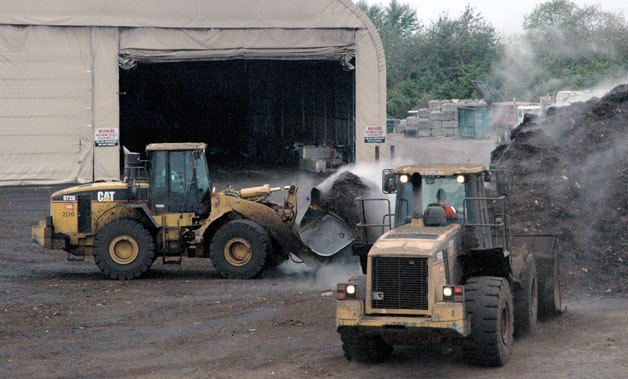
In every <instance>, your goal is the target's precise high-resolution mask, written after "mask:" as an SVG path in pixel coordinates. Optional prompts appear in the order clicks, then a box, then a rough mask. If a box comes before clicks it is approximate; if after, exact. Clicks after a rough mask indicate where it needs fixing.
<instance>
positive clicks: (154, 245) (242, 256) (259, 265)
mask: <svg viewBox="0 0 628 379" xmlns="http://www.w3.org/2000/svg"><path fill="white" fill-rule="evenodd" d="M205 149H206V145H205V144H204V143H159V144H150V145H148V146H147V147H146V152H147V155H148V157H149V160H148V161H141V160H140V159H139V154H138V153H129V154H128V155H127V156H126V158H125V162H126V163H125V178H124V180H122V181H117V182H96V183H91V184H85V185H79V186H75V187H71V188H67V189H64V190H61V191H58V192H55V193H54V194H52V196H51V205H50V216H49V217H47V218H46V219H44V220H41V221H40V222H39V225H36V226H34V227H33V228H32V236H33V239H34V240H35V241H36V242H37V243H38V244H39V245H41V246H43V247H45V248H47V249H58V250H65V251H67V252H68V259H70V260H73V259H74V260H75V259H84V257H85V256H86V255H93V257H94V261H95V262H96V265H97V266H98V268H99V269H100V270H101V271H102V272H103V273H104V275H105V276H107V277H108V278H111V279H134V278H138V277H140V276H141V275H142V274H144V273H145V272H146V271H147V270H148V269H149V268H150V266H151V265H152V264H153V262H154V261H155V260H157V259H161V260H162V262H163V263H164V264H167V263H174V264H180V263H181V261H182V258H183V257H184V256H185V257H190V258H210V259H211V261H212V264H213V266H214V268H215V270H216V271H217V272H218V274H219V275H220V276H221V277H224V278H236V279H249V278H253V277H255V276H257V275H258V274H260V272H262V271H263V270H265V269H267V268H272V267H275V266H278V265H279V264H281V263H282V262H284V261H285V260H286V259H288V257H289V254H291V253H292V254H295V255H296V256H298V257H300V258H301V259H302V260H304V261H306V262H310V263H313V264H316V263H318V262H321V261H325V260H327V259H329V258H330V257H332V256H333V255H334V254H336V253H337V252H339V251H341V250H344V249H345V248H346V247H347V246H349V245H350V244H351V243H352V241H353V236H352V233H351V229H349V227H348V226H347V225H346V224H345V223H344V221H343V220H341V219H339V218H338V217H337V216H335V215H333V214H329V213H326V212H324V211H323V210H322V209H320V208H318V207H317V206H316V205H311V206H310V207H309V208H308V210H307V212H306V213H305V215H304V217H303V220H304V221H303V222H302V223H301V225H300V226H295V225H294V224H295V219H296V216H297V196H296V195H297V186H296V185H290V186H284V187H277V188H271V187H270V185H263V186H259V187H252V188H243V189H240V190H233V189H231V188H229V189H227V190H224V191H215V190H214V189H213V188H212V186H211V183H210V178H209V173H208V168H207V162H206V158H205ZM274 192H283V193H285V198H284V202H283V204H279V203H277V202H275V201H272V199H271V198H270V196H271V194H272V193H274ZM322 234H324V238H321V237H322ZM308 246H311V248H310V247H308Z"/></svg>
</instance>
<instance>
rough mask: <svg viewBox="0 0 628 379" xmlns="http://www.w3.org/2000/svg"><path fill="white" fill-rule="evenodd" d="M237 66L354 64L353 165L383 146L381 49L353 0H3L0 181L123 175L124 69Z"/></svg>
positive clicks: (58, 180) (0, 27)
mask: <svg viewBox="0 0 628 379" xmlns="http://www.w3.org/2000/svg"><path fill="white" fill-rule="evenodd" d="M231 59H269V60H337V61H339V62H341V63H343V64H345V65H347V67H350V69H353V68H354V69H355V89H354V91H355V110H354V112H355V114H354V119H355V140H356V147H355V157H354V159H355V161H356V162H362V161H369V160H373V159H374V157H375V147H376V146H378V147H381V146H383V144H382V143H379V140H378V141H376V142H375V143H367V142H365V141H366V140H367V138H366V136H365V133H366V127H368V126H381V127H383V129H384V130H385V127H384V125H385V118H386V110H385V103H386V71H385V60H384V52H383V47H382V44H381V41H380V39H379V36H378V35H377V32H376V30H375V28H374V26H373V25H372V23H371V22H370V21H369V20H368V18H367V16H366V15H365V14H364V13H363V12H362V11H361V10H360V9H359V8H358V7H357V6H356V5H355V4H353V3H352V2H351V1H350V0H299V1H296V0H232V1H228V2H225V1H220V0H181V1H176V2H173V1H167V0H105V1H102V0H68V1H63V2H50V1H45V0H21V1H19V2H15V1H12V0H0V185H20V184H55V183H84V182H90V181H94V180H115V179H118V178H119V176H120V162H119V160H120V146H119V143H118V136H119V128H120V122H119V107H120V105H119V97H118V96H119V95H118V91H119V86H118V79H119V78H118V77H119V72H118V70H119V66H120V67H124V66H125V65H126V66H132V65H134V64H137V62H183V61H199V60H200V61H219V60H231ZM349 62H354V63H353V64H351V63H349ZM353 65H354V66H355V67H353ZM381 150H382V155H383V154H385V152H384V149H383V148H382V149H381Z"/></svg>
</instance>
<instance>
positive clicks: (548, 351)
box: [0, 141, 628, 378]
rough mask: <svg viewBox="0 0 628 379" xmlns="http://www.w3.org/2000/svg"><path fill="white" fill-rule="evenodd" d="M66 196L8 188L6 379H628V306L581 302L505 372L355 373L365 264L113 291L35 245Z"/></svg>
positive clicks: (153, 280) (433, 361)
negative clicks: (342, 330) (345, 294)
mask: <svg viewBox="0 0 628 379" xmlns="http://www.w3.org/2000/svg"><path fill="white" fill-rule="evenodd" d="M436 142H438V141H436ZM402 143H403V144H408V146H409V147H410V148H412V146H413V145H414V144H415V143H416V144H421V143H428V142H416V141H402ZM429 143H430V144H431V143H434V141H429ZM446 143H447V142H446ZM491 148H492V146H490V147H489V148H488V151H490V149H491ZM481 149H482V147H479V148H478V150H481ZM418 150H422V149H418ZM423 151H425V150H423ZM482 155H483V154H482ZM231 174H233V173H231ZM237 174H238V175H236V176H235V177H240V178H246V180H250V181H251V182H250V183H244V184H245V185H257V184H261V183H262V182H268V181H270V184H272V185H277V184H282V183H283V184H289V183H284V181H286V180H290V179H293V181H297V182H299V183H300V184H301V183H305V184H301V188H302V190H303V191H302V192H309V189H307V188H306V187H307V183H309V182H312V183H313V182H316V181H318V180H320V179H321V177H320V176H316V175H308V174H303V173H298V174H295V173H294V172H278V173H277V175H275V176H271V178H270V179H271V180H267V181H265V180H261V181H260V179H261V178H262V177H264V176H265V175H266V174H263V173H256V172H242V173H237ZM217 176H218V178H219V179H218V180H217V182H216V183H219V182H220V184H224V183H226V182H227V181H228V179H229V175H228V173H225V172H222V173H220V172H219V173H217ZM217 186H218V187H219V185H217ZM56 188H58V187H55V188H52V187H28V188H22V187H20V188H0V257H1V258H2V260H3V264H2V265H1V267H0V346H1V347H0V377H148V376H150V377H216V378H232V377H238V378H240V377H264V378H271V377H279V378H288V377H289V378H293V377H339V378H345V377H367V378H371V377H372V378H383V377H409V376H413V377H421V376H423V377H517V378H519V377H530V378H532V377H534V378H537V377H565V378H567V377H568V378H574V377H582V378H584V377H587V378H588V377H599V378H603V377H604V378H605V377H623V376H625V374H626V372H628V329H627V328H626V325H627V324H628V301H626V299H625V298H613V297H596V296H587V295H586V294H579V295H578V294H573V293H569V294H568V298H567V299H566V300H565V301H564V303H563V306H564V307H565V308H566V310H565V312H564V313H563V315H562V316H560V317H557V318H554V319H551V320H547V321H545V322H542V323H541V324H540V325H539V328H538V330H537V331H536V332H535V333H534V334H533V335H532V336H530V337H528V338H525V339H518V340H516V342H515V346H514V353H513V356H512V359H511V361H510V363H509V364H508V365H507V366H505V367H502V368H498V369H486V368H478V367H472V366H468V365H465V364H463V363H461V362H460V360H459V359H458V352H457V350H456V346H457V345H456V344H453V345H450V346H447V347H444V348H433V347H413V348H409V347H398V348H396V350H395V354H394V356H393V360H392V361H390V362H387V363H384V364H372V365H365V364H359V363H356V362H347V361H346V360H345V358H344V357H343V354H342V350H341V347H340V339H339V337H338V335H337V334H336V332H335V327H334V325H335V320H334V312H335V300H334V297H333V294H332V292H331V289H332V288H334V287H335V283H336V282H338V281H343V280H345V279H346V278H348V277H349V276H351V275H352V274H354V273H356V272H358V270H359V269H358V267H357V263H356V264H355V265H350V266H346V267H344V266H343V267H324V268H323V269H322V270H321V271H320V272H319V273H317V274H314V273H311V272H304V270H302V268H301V267H300V266H299V265H296V264H291V265H288V266H287V267H282V268H281V269H278V270H275V271H273V272H269V273H267V274H266V275H264V276H263V277H262V278H259V279H256V280H249V281H238V280H222V279H219V278H218V277H217V275H216V274H215V272H214V271H213V269H212V268H211V264H210V262H209V261H207V260H187V261H184V264H183V265H182V266H181V267H179V266H163V265H161V264H160V263H157V262H156V263H155V265H154V266H153V268H152V269H151V270H150V271H149V273H148V274H147V275H146V276H145V277H143V278H142V279H139V280H134V281H128V282H122V281H111V280H105V279H104V278H103V277H102V276H101V274H100V272H99V271H98V269H97V268H96V265H95V264H94V262H93V259H92V258H90V257H88V258H87V259H86V260H85V261H84V262H68V261H67V260H66V255H65V254H64V253H63V252H58V251H55V252H50V251H43V250H41V249H40V248H38V247H37V246H36V245H34V244H33V243H32V242H31V241H30V226H31V225H32V224H34V223H36V222H37V220H39V219H40V218H43V217H45V216H46V215H47V213H48V206H49V204H48V201H49V195H50V194H51V193H52V192H53V191H54V190H55V189H56ZM219 188H220V187H219ZM302 197H305V195H303V194H302ZM566 292H569V291H566Z"/></svg>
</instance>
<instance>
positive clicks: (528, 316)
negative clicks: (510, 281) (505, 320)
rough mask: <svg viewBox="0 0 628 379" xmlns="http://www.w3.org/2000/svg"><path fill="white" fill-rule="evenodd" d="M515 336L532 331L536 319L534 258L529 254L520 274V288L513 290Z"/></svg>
mask: <svg viewBox="0 0 628 379" xmlns="http://www.w3.org/2000/svg"><path fill="white" fill-rule="evenodd" d="M513 297H514V299H513V302H514V306H515V335H516V336H524V335H526V334H530V333H532V332H533V331H534V329H535V327H536V322H537V319H538V310H539V288H538V277H537V273H536V263H535V261H534V256H533V255H532V254H529V255H528V257H527V258H526V261H525V265H524V267H523V271H522V272H521V288H519V289H517V290H515V292H514V295H513Z"/></svg>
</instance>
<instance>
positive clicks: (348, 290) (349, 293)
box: [347, 284, 355, 295]
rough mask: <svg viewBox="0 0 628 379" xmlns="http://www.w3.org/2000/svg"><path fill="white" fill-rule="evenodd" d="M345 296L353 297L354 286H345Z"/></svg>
mask: <svg viewBox="0 0 628 379" xmlns="http://www.w3.org/2000/svg"><path fill="white" fill-rule="evenodd" d="M347 295H355V285H353V284H347Z"/></svg>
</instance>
